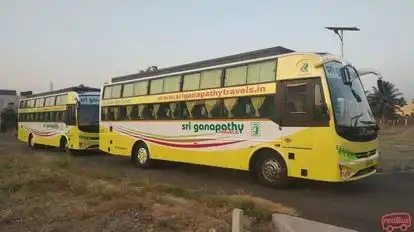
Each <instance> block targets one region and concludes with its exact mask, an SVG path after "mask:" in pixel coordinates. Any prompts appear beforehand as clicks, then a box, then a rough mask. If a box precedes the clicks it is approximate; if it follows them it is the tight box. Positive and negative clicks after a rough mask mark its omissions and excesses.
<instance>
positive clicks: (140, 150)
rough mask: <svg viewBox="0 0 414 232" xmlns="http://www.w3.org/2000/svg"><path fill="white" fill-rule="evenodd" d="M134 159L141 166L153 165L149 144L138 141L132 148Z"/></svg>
mask: <svg viewBox="0 0 414 232" xmlns="http://www.w3.org/2000/svg"><path fill="white" fill-rule="evenodd" d="M132 161H133V162H134V164H135V165H137V166H138V167H140V168H149V167H151V164H152V162H151V157H150V153H149V151H148V147H147V145H145V143H143V142H140V143H137V144H136V145H135V146H134V148H133V150H132Z"/></svg>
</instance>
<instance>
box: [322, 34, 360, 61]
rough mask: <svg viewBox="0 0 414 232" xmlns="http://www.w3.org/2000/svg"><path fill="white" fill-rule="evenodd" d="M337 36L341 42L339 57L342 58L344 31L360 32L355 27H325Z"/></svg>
mask: <svg viewBox="0 0 414 232" xmlns="http://www.w3.org/2000/svg"><path fill="white" fill-rule="evenodd" d="M325 28H326V29H328V30H330V31H333V32H334V33H335V34H337V35H338V37H339V39H340V41H341V57H342V58H344V31H360V29H359V28H357V27H325Z"/></svg>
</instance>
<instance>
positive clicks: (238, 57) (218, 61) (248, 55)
mask: <svg viewBox="0 0 414 232" xmlns="http://www.w3.org/2000/svg"><path fill="white" fill-rule="evenodd" d="M293 52H295V51H294V50H291V49H288V48H285V47H281V46H277V47H271V48H265V49H260V50H255V51H250V52H245V53H239V54H235V55H230V56H224V57H219V58H214V59H209V60H203V61H198V62H194V63H189V64H183V65H178V66H173V67H168V68H163V69H158V70H156V71H150V72H143V73H136V74H130V75H126V76H120V77H114V78H112V80H111V82H112V83H117V82H123V81H129V80H135V79H139V78H144V77H150V76H155V75H164V74H169V73H175V72H182V71H186V70H191V69H200V68H206V67H210V66H216V65H223V64H227V63H234V62H240V61H245V60H252V59H258V58H263V57H268V56H276V55H282V54H287V53H293Z"/></svg>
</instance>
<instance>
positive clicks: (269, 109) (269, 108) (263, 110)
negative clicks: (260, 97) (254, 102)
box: [258, 95, 276, 119]
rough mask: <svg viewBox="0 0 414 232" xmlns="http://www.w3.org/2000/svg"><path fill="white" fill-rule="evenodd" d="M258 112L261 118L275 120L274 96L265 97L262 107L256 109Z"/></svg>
mask: <svg viewBox="0 0 414 232" xmlns="http://www.w3.org/2000/svg"><path fill="white" fill-rule="evenodd" d="M258 112H259V115H260V117H261V118H271V119H274V118H276V105H275V96H274V95H268V96H265V97H264V101H263V103H262V105H261V106H260V107H259V108H258Z"/></svg>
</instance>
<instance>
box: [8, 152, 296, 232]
mask: <svg viewBox="0 0 414 232" xmlns="http://www.w3.org/2000/svg"><path fill="white" fill-rule="evenodd" d="M74 159H76V158H73V157H69V156H66V155H62V154H58V155H51V154H49V155H48V154H43V153H41V152H38V153H36V154H22V153H20V154H19V152H14V153H10V152H8V151H6V150H5V149H3V150H2V149H0V230H1V231H9V232H13V231H29V230H30V231H117V232H122V231H128V232H129V231H163V232H164V231H166V232H167V231H208V230H209V229H212V228H213V229H215V230H216V231H230V230H231V211H232V209H233V208H235V207H238V208H241V209H243V210H244V211H245V215H247V217H248V218H249V219H250V220H247V222H246V225H245V226H246V227H247V229H248V230H249V231H270V227H269V225H270V223H269V219H270V215H271V214H272V213H274V212H281V213H286V214H291V215H296V212H295V210H293V209H291V208H287V207H284V206H282V205H280V204H277V203H273V202H270V201H267V200H264V199H260V198H256V197H253V196H251V195H250V194H248V193H245V192H241V193H239V194H236V195H230V196H228V195H221V194H209V193H207V191H205V190H191V189H184V188H181V187H179V186H173V185H168V184H162V183H153V182H151V180H149V179H131V178H129V177H127V176H122V174H117V173H116V172H111V171H110V170H107V169H104V168H98V167H96V166H93V167H89V166H85V165H79V163H78V162H75V160H74Z"/></svg>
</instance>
